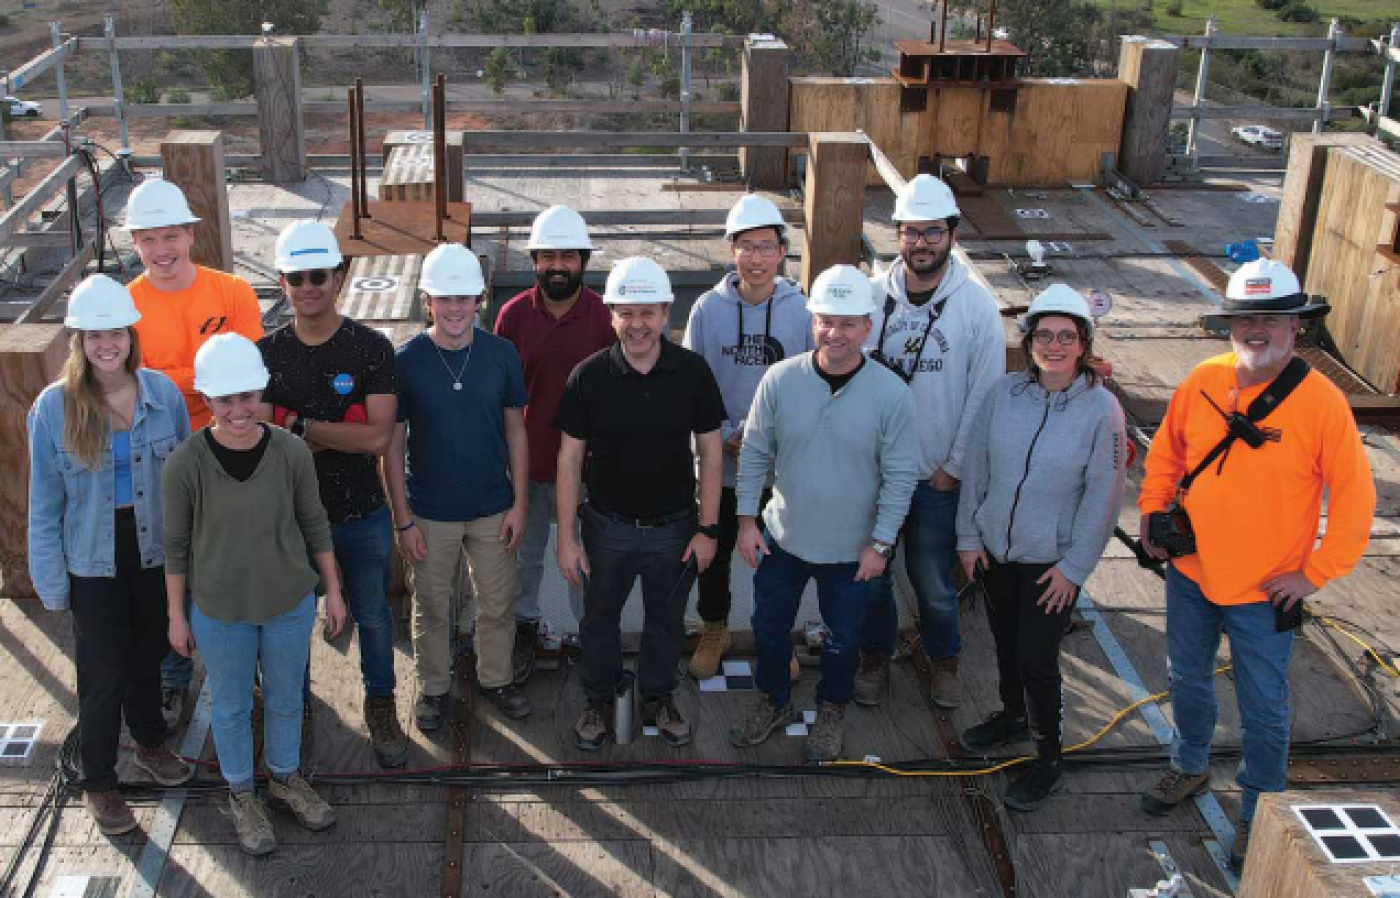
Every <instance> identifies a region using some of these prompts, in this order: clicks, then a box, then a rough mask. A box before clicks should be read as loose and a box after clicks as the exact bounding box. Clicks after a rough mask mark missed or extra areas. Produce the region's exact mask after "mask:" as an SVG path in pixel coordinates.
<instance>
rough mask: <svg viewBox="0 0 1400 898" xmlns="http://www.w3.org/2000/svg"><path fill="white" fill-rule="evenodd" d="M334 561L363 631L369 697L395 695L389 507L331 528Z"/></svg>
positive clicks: (363, 670)
mask: <svg viewBox="0 0 1400 898" xmlns="http://www.w3.org/2000/svg"><path fill="white" fill-rule="evenodd" d="M331 541H332V542H333V543H334V544H335V560H336V563H337V564H339V565H340V576H341V577H342V578H344V582H343V583H342V584H341V586H342V587H343V589H344V591H345V602H346V604H347V605H348V606H349V609H350V616H351V617H352V618H354V619H355V624H356V626H357V627H358V628H359V630H360V675H361V676H363V677H364V681H365V695H367V696H369V697H371V698H380V697H382V696H386V695H393V694H394V685H395V681H394V616H393V615H392V614H390V613H389V599H388V597H387V594H388V592H389V576H390V574H391V572H392V570H393V560H394V555H393V553H394V524H393V518H392V517H391V516H390V514H389V508H388V506H385V507H383V508H381V509H379V510H378V511H376V512H374V513H373V514H368V515H365V516H364V517H362V518H352V519H350V520H348V521H346V522H344V523H342V524H335V525H334V526H332V527H331Z"/></svg>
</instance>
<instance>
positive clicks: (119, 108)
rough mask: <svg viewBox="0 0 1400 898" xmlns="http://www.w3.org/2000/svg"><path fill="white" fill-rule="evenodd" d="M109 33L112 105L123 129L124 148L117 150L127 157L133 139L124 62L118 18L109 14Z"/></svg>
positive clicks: (118, 124)
mask: <svg viewBox="0 0 1400 898" xmlns="http://www.w3.org/2000/svg"><path fill="white" fill-rule="evenodd" d="M105 33H106V35H107V46H108V48H109V49H110V50H111V52H112V107H113V109H115V110H116V113H117V126H118V127H119V128H120V129H121V141H122V148H121V149H120V150H118V151H117V156H118V157H120V158H122V159H127V158H129V157H130V156H131V140H130V137H129V135H128V134H127V128H126V96H125V92H124V91H123V90H122V64H121V59H120V57H119V55H118V54H117V18H116V16H113V15H111V14H110V13H109V14H108V15H107V25H106V28H105Z"/></svg>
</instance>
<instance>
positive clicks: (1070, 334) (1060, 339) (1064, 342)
mask: <svg viewBox="0 0 1400 898" xmlns="http://www.w3.org/2000/svg"><path fill="white" fill-rule="evenodd" d="M1031 339H1032V340H1034V341H1035V342H1036V345H1037V346H1049V345H1050V344H1051V343H1059V344H1060V345H1061V346H1073V345H1074V344H1076V343H1078V342H1079V331H1047V330H1038V331H1036V332H1035V333H1033V334H1031Z"/></svg>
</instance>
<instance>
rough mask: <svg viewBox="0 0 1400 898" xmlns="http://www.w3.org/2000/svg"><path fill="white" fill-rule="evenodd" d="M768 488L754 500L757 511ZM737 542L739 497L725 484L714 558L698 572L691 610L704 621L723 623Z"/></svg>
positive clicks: (766, 497) (765, 499) (729, 600)
mask: <svg viewBox="0 0 1400 898" xmlns="http://www.w3.org/2000/svg"><path fill="white" fill-rule="evenodd" d="M772 495H773V494H772V491H770V490H764V491H763V495H762V496H761V497H760V498H759V500H758V513H759V514H762V513H763V509H764V507H765V506H767V505H768V500H769V498H770V497H771V496H772ZM738 542H739V497H738V494H737V493H735V492H734V490H733V489H732V488H730V487H727V486H726V487H725V488H724V491H723V492H721V493H720V498H719V544H718V545H717V546H715V560H714V561H711V562H710V566H709V567H707V568H705V572H704V573H703V574H701V575H700V578H699V579H700V601H699V602H697V603H696V605H695V610H696V611H698V612H699V613H700V619H701V620H703V621H704V622H705V623H707V624H718V623H727V622H728V621H729V609H730V607H731V606H732V605H733V603H734V597H733V596H732V595H731V594H730V592H729V571H730V561H731V560H732V559H733V558H734V546H735V545H737V544H738Z"/></svg>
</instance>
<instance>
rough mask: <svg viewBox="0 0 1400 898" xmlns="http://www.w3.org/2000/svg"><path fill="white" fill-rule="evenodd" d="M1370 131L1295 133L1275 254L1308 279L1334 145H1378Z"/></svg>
mask: <svg viewBox="0 0 1400 898" xmlns="http://www.w3.org/2000/svg"><path fill="white" fill-rule="evenodd" d="M1376 145H1377V143H1376V141H1375V139H1374V138H1372V137H1370V136H1369V135H1366V134H1346V133H1339V134H1334V133H1329V132H1323V133H1322V134H1306V133H1301V132H1299V133H1295V134H1293V136H1292V138H1291V139H1290V142H1289V145H1288V170H1287V171H1286V172H1285V173H1284V176H1283V199H1282V201H1280V202H1279V207H1278V223H1277V224H1275V225H1274V252H1273V257H1274V258H1275V259H1277V260H1279V261H1280V262H1282V263H1283V264H1285V265H1287V266H1288V267H1289V268H1291V269H1293V273H1294V274H1296V275H1298V283H1300V284H1305V283H1307V274H1308V262H1309V260H1310V258H1311V256H1312V245H1313V229H1314V228H1315V227H1316V225H1317V206H1318V202H1319V200H1320V199H1321V198H1322V181H1323V176H1324V175H1325V174H1326V171H1327V150H1328V149H1329V148H1330V147H1344V146H1376Z"/></svg>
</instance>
